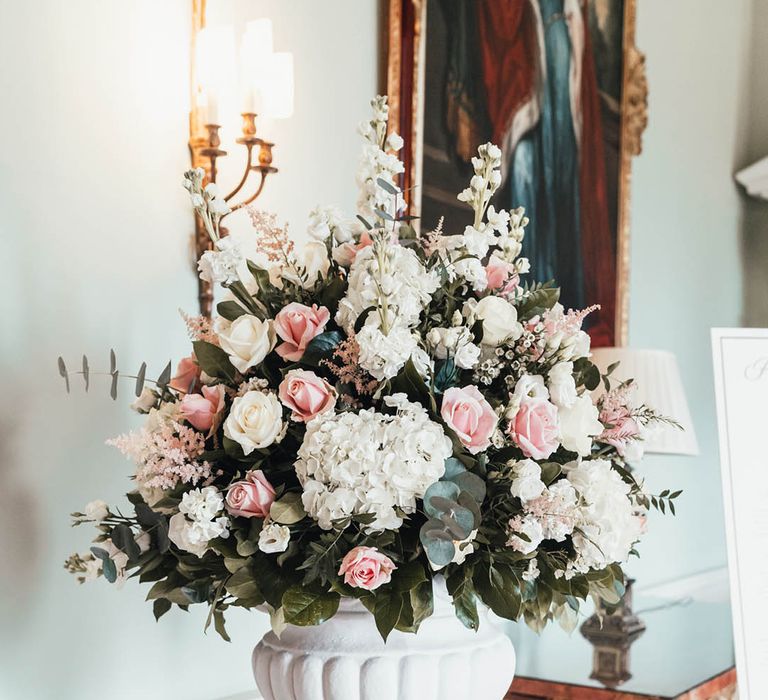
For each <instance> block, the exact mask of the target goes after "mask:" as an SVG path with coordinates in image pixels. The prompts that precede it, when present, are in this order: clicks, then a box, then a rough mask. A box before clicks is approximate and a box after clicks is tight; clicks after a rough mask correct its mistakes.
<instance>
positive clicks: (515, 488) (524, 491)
mask: <svg viewBox="0 0 768 700" xmlns="http://www.w3.org/2000/svg"><path fill="white" fill-rule="evenodd" d="M545 488H546V486H545V484H544V482H543V481H542V480H541V467H540V466H539V465H538V464H536V462H534V461H533V460H532V459H524V460H521V461H519V462H515V464H514V478H513V479H512V484H511V486H510V488H509V491H510V493H511V494H512V495H513V496H515V497H516V498H519V499H520V500H521V501H532V500H533V499H534V498H538V497H539V496H541V494H542V493H543V491H544V489H545Z"/></svg>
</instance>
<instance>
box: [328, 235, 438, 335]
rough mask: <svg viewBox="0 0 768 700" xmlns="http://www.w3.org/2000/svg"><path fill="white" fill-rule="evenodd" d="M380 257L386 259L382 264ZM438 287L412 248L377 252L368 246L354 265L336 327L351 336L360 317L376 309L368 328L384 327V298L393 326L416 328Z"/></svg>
mask: <svg viewBox="0 0 768 700" xmlns="http://www.w3.org/2000/svg"><path fill="white" fill-rule="evenodd" d="M377 253H380V254H381V256H382V257H383V259H381V260H380V256H379V255H378V254H377ZM380 263H383V265H381V264H380ZM438 286H439V278H438V276H437V275H436V274H434V273H433V272H428V271H427V270H426V269H425V267H424V265H422V263H421V261H420V260H419V257H418V256H417V255H416V253H415V252H414V251H412V250H411V249H410V248H404V247H403V246H400V245H391V246H388V247H387V248H385V249H384V250H383V251H377V249H376V246H368V247H366V248H363V249H362V250H361V251H359V252H358V253H357V256H356V257H355V261H354V262H353V263H352V267H351V268H350V271H349V282H348V286H347V293H346V295H345V296H344V298H343V299H342V300H341V302H340V303H339V310H338V313H337V314H336V323H338V324H339V325H340V326H342V327H343V328H344V329H346V330H347V332H349V331H350V330H351V329H352V327H353V326H354V325H355V321H357V318H358V316H359V315H360V314H361V313H362V312H363V311H365V310H366V309H370V308H371V307H373V308H374V310H373V311H370V312H369V313H368V316H367V317H366V319H365V324H366V325H380V324H381V318H380V314H379V312H378V309H380V308H381V306H382V299H381V295H382V294H384V295H385V296H386V302H387V314H388V319H389V324H390V325H394V324H395V323H396V324H397V325H399V326H406V327H409V328H410V327H413V326H414V325H415V324H416V323H417V322H418V320H419V316H420V315H421V312H422V311H423V310H424V308H425V307H426V306H427V304H429V302H430V301H431V299H432V293H433V292H434V291H435V290H436V289H437V287H438Z"/></svg>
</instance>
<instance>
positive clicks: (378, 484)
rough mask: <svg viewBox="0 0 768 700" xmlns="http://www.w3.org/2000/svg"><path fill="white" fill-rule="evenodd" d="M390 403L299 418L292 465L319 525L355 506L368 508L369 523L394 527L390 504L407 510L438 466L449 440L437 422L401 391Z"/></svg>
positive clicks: (439, 472)
mask: <svg viewBox="0 0 768 700" xmlns="http://www.w3.org/2000/svg"><path fill="white" fill-rule="evenodd" d="M394 403H395V406H396V407H397V414H396V415H389V414H383V413H378V412H377V411H374V410H373V409H368V410H364V411H360V412H359V413H352V412H345V413H340V414H335V415H331V414H323V415H320V416H318V417H317V418H315V420H313V421H311V422H310V423H309V424H308V425H307V432H306V435H305V437H304V442H303V444H302V445H301V447H300V448H299V452H298V460H297V461H296V464H295V465H294V466H295V469H296V474H297V476H298V477H299V481H300V482H301V484H302V487H303V489H304V493H303V495H302V502H303V504H304V508H305V510H306V511H307V513H309V515H310V516H311V517H313V518H314V519H315V520H317V522H318V525H319V526H320V527H321V528H323V529H324V530H329V529H331V528H332V527H333V521H334V520H337V519H340V518H347V517H349V516H351V515H355V514H361V513H372V514H374V515H375V519H374V521H373V522H372V523H371V524H370V525H368V526H367V527H368V528H369V529H370V530H383V529H397V528H398V527H400V525H402V522H403V520H402V517H401V516H400V515H398V511H402V512H405V513H413V512H414V511H415V509H416V499H417V498H421V497H423V495H424V492H425V491H426V489H427V488H428V487H429V486H430V485H431V484H433V483H434V482H435V481H437V480H438V479H439V478H440V477H441V476H442V475H443V473H444V472H445V460H446V459H447V458H448V457H450V456H451V454H452V445H451V441H450V439H449V438H448V437H447V436H446V435H445V433H444V432H443V429H442V427H441V426H440V425H438V424H437V423H434V422H432V421H431V420H430V419H429V415H428V414H427V411H426V410H425V409H424V408H423V407H422V406H421V405H420V404H415V403H411V402H409V401H407V400H406V399H405V398H404V397H402V396H398V397H395V401H394Z"/></svg>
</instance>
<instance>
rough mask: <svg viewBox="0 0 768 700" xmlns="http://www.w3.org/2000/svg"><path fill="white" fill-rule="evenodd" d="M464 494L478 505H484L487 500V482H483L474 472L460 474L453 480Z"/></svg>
mask: <svg viewBox="0 0 768 700" xmlns="http://www.w3.org/2000/svg"><path fill="white" fill-rule="evenodd" d="M453 483H455V484H456V485H457V486H458V487H459V488H460V489H461V491H462V492H464V493H468V494H469V495H470V496H472V498H474V499H475V500H476V501H477V502H478V503H482V502H483V500H484V499H485V491H486V486H485V481H483V480H482V479H481V478H480V477H479V476H477V474H473V473H472V472H464V474H458V475H457V476H456V477H454V479H453Z"/></svg>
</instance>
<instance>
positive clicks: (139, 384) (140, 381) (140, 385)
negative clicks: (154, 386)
mask: <svg viewBox="0 0 768 700" xmlns="http://www.w3.org/2000/svg"><path fill="white" fill-rule="evenodd" d="M146 376H147V363H146V362H142V363H141V367H139V373H138V374H137V375H136V387H135V394H136V396H141V392H142V391H144V380H145V378H146Z"/></svg>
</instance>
